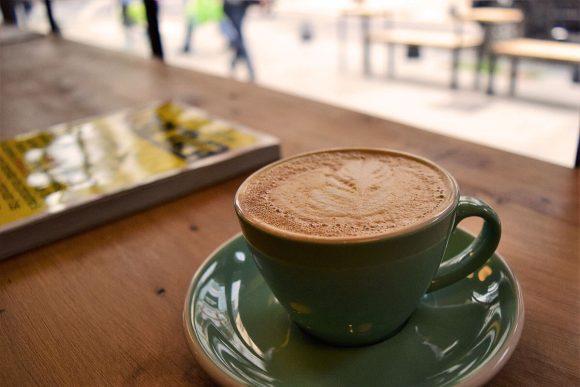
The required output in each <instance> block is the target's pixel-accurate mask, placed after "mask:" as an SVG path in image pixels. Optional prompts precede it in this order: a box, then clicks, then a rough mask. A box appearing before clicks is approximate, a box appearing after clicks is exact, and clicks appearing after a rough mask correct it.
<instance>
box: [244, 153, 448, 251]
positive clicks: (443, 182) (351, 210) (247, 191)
mask: <svg viewBox="0 0 580 387" xmlns="http://www.w3.org/2000/svg"><path fill="white" fill-rule="evenodd" d="M454 195H455V188H454V182H453V181H452V178H451V177H450V176H449V175H447V174H446V173H445V172H443V171H442V170H440V169H439V168H437V167H436V166H434V165H432V164H430V163H428V162H426V161H423V160H421V159H419V158H414V157H412V156H410V155H406V154H400V153H396V152H391V151H387V150H372V149H365V150H359V149H337V150H328V151H321V152H316V153H307V154H304V155H300V156H297V157H293V158H290V159H287V160H283V161H282V162H279V163H276V164H274V165H272V166H268V167H265V168H264V169H262V170H260V171H258V172H256V173H255V174H254V175H252V176H251V177H250V178H248V180H246V182H244V184H243V185H242V186H241V187H240V190H239V191H238V193H237V197H236V205H237V206H238V209H239V211H241V213H242V214H243V216H244V217H245V218H247V219H248V220H250V221H251V222H253V223H257V224H263V225H264V226H266V227H269V228H274V229H277V230H279V231H280V232H283V233H284V232H289V233H293V234H300V235H306V236H311V237H321V238H333V239H335V238H352V237H372V236H377V235H385V234H390V233H394V232H397V231H399V230H402V229H406V228H409V227H412V226H413V225H415V224H418V223H422V222H424V221H427V220H429V219H431V218H433V217H435V216H437V215H438V214H439V213H441V212H442V211H444V209H445V208H447V207H448V206H449V204H450V202H451V201H452V200H453V198H454Z"/></svg>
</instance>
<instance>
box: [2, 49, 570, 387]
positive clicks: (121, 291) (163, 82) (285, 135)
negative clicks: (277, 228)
mask: <svg viewBox="0 0 580 387" xmlns="http://www.w3.org/2000/svg"><path fill="white" fill-rule="evenodd" d="M170 97H172V98H179V99H182V100H185V101H186V102H189V103H193V104H195V105H198V106H200V107H202V108H204V109H207V110H208V111H210V112H211V113H213V114H216V115H220V116H223V117H224V118H227V119H232V120H235V121H238V122H240V123H242V124H246V125H249V126H251V127H254V128H256V129H259V130H262V131H265V132H270V133H272V134H275V135H277V136H279V137H280V138H281V140H282V150H283V153H284V154H285V155H292V154H296V153H298V152H303V151H308V150H314V149H319V148H324V147H336V146H379V147H387V148H395V149H400V150H404V151H407V152H412V153H416V154H419V155H422V156H424V157H427V158H430V159H432V160H434V161H436V162H438V163H439V164H441V165H443V166H444V167H445V168H447V169H448V170H449V171H450V172H451V173H452V174H453V175H454V176H456V178H457V179H458V181H459V184H460V186H461V188H462V192H463V193H464V194H469V195H475V196H478V197H480V198H482V199H484V200H486V201H488V202H489V203H490V204H491V205H492V206H493V207H494V208H496V209H497V211H498V213H499V215H500V217H501V219H502V221H503V224H504V234H503V238H502V242H501V244H500V247H499V252H500V254H502V255H503V256H504V257H505V258H506V260H507V261H508V263H509V264H510V266H511V267H512V268H513V270H514V272H515V273H516V276H517V277H518V279H519V280H520V282H521V285H522V287H523V294H524V299H525V302H526V322H525V327H524V332H523V336H522V339H521V342H520V344H519V346H518V347H517V349H516V351H515V353H514V355H513V357H512V358H511V360H510V361H509V362H508V364H507V365H506V367H505V368H504V369H503V370H501V371H500V373H499V374H498V375H497V377H496V378H495V379H494V380H493V381H492V382H491V383H490V385H492V386H514V385H525V386H531V385H555V386H556V385H557V386H571V385H580V370H579V364H580V331H579V330H580V324H579V322H580V298H579V294H580V278H579V276H580V270H579V261H580V259H579V247H578V230H579V209H578V198H579V192H578V188H579V187H578V186H579V176H578V170H570V169H566V168H562V167H558V166H554V165H550V164H547V163H543V162H540V161H536V160H532V159H528V158H524V157H520V156H516V155H512V154H508V153H505V152H501V151H497V150H493V149H490V148H486V147H483V146H479V145H475V144H471V143H467V142H463V141H459V140H455V139H451V138H447V137H443V136H439V135H436V134H432V133H428V132H424V131H420V130H417V129H414V128H412V127H409V126H405V125H401V124H397V123H394V122H389V121H385V120H382V119H378V118H374V117H371V116H368V115H365V114H361V113H356V112H352V111H348V110H344V109H339V108H336V107H333V106H329V105H325V104H321V103H317V102H312V101H308V100H304V99H302V98H298V97H295V96H290V95H286V94H282V93H278V92H274V91H271V90H267V89H264V88H261V87H258V86H254V85H249V84H242V83H237V82H234V81H231V80H226V79H220V78H217V77H212V76H208V75H204V74H199V73H195V72H191V71H187V70H182V69H177V68H172V67H169V66H166V65H164V64H162V63H159V62H156V61H153V60H145V59H139V58H134V57H129V56H126V55H123V54H120V53H113V52H109V51H105V50H101V49H97V48H93V47H88V46H84V45H81V44H76V43H71V42H67V41H63V40H60V39H55V38H45V39H37V40H32V41H28V42H25V43H19V44H11V45H9V46H3V47H0V138H8V137H11V136H14V135H16V134H17V133H22V132H25V131H29V130H36V129H42V128H46V127H47V126H49V125H51V124H56V123H60V122H64V121H71V120H74V119H80V118H85V117H87V116H92V115H97V114H103V113H107V112H110V111H115V110H118V109H121V108H126V107H131V106H135V105H138V104H141V103H146V102H150V101H152V100H157V99H165V98H170ZM243 179H244V176H240V177H237V178H235V179H231V180H229V181H227V182H224V183H221V184H218V185H215V186H213V187H211V188H208V189H205V190H203V191H198V192H195V193H192V194H190V195H188V196H186V197H183V198H181V199H178V200H175V201H173V202H170V203H167V204H164V205H160V206H157V207H155V208H153V209H151V210H148V211H144V212H141V213H138V214H135V215H133V216H129V217H126V218H123V219H121V220H119V221H116V222H112V223H110V224H107V225H104V226H101V227H98V228H95V229H93V230H91V231H89V232H85V233H82V234H79V235H76V236H73V237H70V238H67V239H65V240H62V241H59V242H56V243H53V244H51V245H48V246H45V247H43V248H39V249H36V250H33V251H30V252H28V253H26V254H22V255H20V256H17V257H14V258H12V259H9V260H6V261H3V262H0V384H2V385H10V386H11V385H95V384H96V385H171V386H179V385H195V386H204V385H212V382H211V381H210V379H209V377H208V376H207V375H206V374H205V372H203V370H201V369H200V367H199V366H198V365H197V363H196V362H195V360H194V359H193V357H192V356H191V355H190V353H189V350H188V348H187V344H186V342H185V339H184V335H183V332H182V326H181V312H182V307H183V302H184V297H185V292H186V290H187V286H188V284H189V281H190V279H191V277H192V275H193V273H194V272H195V270H196V269H197V268H198V266H199V265H200V263H201V262H202V261H203V260H204V259H205V257H206V256H207V255H208V254H209V253H210V252H211V251H213V249H214V248H215V247H216V246H218V245H219V244H220V243H222V242H223V241H224V240H225V239H227V238H229V237H230V236H231V235H233V234H234V233H236V232H237V231H238V230H239V228H238V224H237V221H236V219H235V216H234V213H233V210H232V200H233V195H234V192H235V190H236V188H237V187H238V186H239V184H240V183H241V182H242V181H243ZM192 225H194V227H192ZM467 225H468V228H470V229H472V228H475V227H477V224H476V222H467Z"/></svg>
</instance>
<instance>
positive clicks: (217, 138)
mask: <svg viewBox="0 0 580 387" xmlns="http://www.w3.org/2000/svg"><path fill="white" fill-rule="evenodd" d="M279 157H280V142H279V140H278V139H277V138H275V137H273V136H270V135H268V134H265V133H261V132H258V131H255V130H251V129H248V128H246V127H243V126H241V125H237V124H234V123H231V122H227V121H224V120H221V119H218V118H216V117H212V116H210V115H209V114H207V113H206V112H205V111H203V110H201V109H198V108H195V107H191V106H188V105H185V104H183V103H180V102H175V101H169V102H161V103H155V104H149V105H147V106H144V107H140V108H135V109H129V110H124V111H120V112H117V113H112V114H108V115H104V116H99V117H95V118H90V119H86V120H80V121H76V122H71V123H65V124H60V125H56V126H53V127H50V128H49V129H47V130H44V131H40V132H33V133H29V134H25V135H22V136H18V137H16V138H12V139H8V140H4V141H0V259H2V258H6V257H9V256H11V255H14V254H17V253H20V252H23V251H25V250H27V249H30V248H33V247H36V246H40V245H42V244H44V243H48V242H50V241H53V240H56V239H58V238H62V237H65V236H67V235H71V234H73V233H76V232H79V231H82V230H85V229H87V228H89V227H91V226H95V225H98V224H102V223H104V222H107V221H110V220H112V219H114V218H117V217H120V216H123V215H127V214H129V213H132V212H135V211H138V210H141V209H144V208H147V207H149V206H152V205H154V204H157V203H160V202H162V201H166V200H169V199H172V198H176V197H178V196H181V195H184V194H187V193H189V192H191V191H193V190H196V189H199V188H202V187H205V186H208V185H210V184H212V183H216V182H218V181H220V180H225V179H228V178H230V177H233V176H235V175H237V174H240V173H242V172H246V171H249V170H252V169H256V168H258V167H260V166H262V165H265V164H267V163H269V162H272V161H274V160H276V159H278V158H279Z"/></svg>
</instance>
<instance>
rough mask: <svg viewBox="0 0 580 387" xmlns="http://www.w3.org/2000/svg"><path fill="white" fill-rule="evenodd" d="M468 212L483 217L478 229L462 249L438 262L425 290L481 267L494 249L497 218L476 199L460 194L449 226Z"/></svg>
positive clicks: (461, 276)
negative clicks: (439, 263) (480, 227)
mask: <svg viewBox="0 0 580 387" xmlns="http://www.w3.org/2000/svg"><path fill="white" fill-rule="evenodd" d="M470 216H479V217H481V218H483V220H484V223H483V228H482V229H481V232H480V233H479V235H478V236H477V238H475V240H474V241H473V242H471V244H470V245H469V246H467V248H465V250H463V251H462V252H461V253H459V254H457V255H456V256H455V257H453V258H451V259H448V260H446V261H445V262H443V263H442V264H441V265H440V266H439V269H438V270H437V273H436V274H435V278H433V280H432V281H431V286H429V289H427V292H432V291H434V290H438V289H441V288H443V287H445V286H448V285H451V284H452V283H454V282H457V281H459V280H460V279H463V278H465V277H467V276H468V275H469V274H471V273H473V272H474V271H476V270H477V269H479V268H480V267H482V266H483V265H484V263H485V262H486V261H487V260H488V259H489V258H490V257H491V255H492V254H493V253H494V252H495V249H496V248H497V245H498V244H499V239H500V237H501V222H500V220H499V217H498V216H497V214H496V212H495V211H494V210H493V209H492V208H491V207H490V206H488V205H487V204H486V203H485V202H483V201H481V200H479V199H476V198H472V197H469V196H462V197H460V198H459V204H458V205H457V210H456V213H455V221H454V223H453V230H455V228H456V227H457V225H458V224H459V222H461V221H462V220H463V219H465V218H468V217H470Z"/></svg>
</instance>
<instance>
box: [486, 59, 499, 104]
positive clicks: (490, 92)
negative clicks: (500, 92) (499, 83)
mask: <svg viewBox="0 0 580 387" xmlns="http://www.w3.org/2000/svg"><path fill="white" fill-rule="evenodd" d="M496 61H497V57H496V56H495V55H493V54H491V55H490V56H489V73H488V78H487V94H488V95H494V94H495V92H494V90H493V81H494V78H495V64H496Z"/></svg>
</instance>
